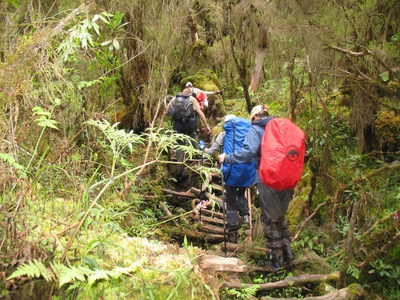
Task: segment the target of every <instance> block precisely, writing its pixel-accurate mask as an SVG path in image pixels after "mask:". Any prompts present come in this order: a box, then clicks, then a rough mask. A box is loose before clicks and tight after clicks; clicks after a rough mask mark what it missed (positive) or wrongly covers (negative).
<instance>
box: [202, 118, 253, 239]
mask: <svg viewBox="0 0 400 300" xmlns="http://www.w3.org/2000/svg"><path fill="white" fill-rule="evenodd" d="M223 127H224V131H222V132H221V133H220V134H219V135H218V136H217V138H216V139H215V142H214V143H213V144H212V146H211V147H210V148H206V149H204V151H205V152H206V153H207V154H209V155H214V154H215V153H216V152H220V153H223V152H225V153H233V152H235V151H238V150H239V149H241V148H242V145H243V141H244V138H245V136H246V134H247V132H248V131H249V129H250V122H249V120H247V119H244V118H239V117H236V116H235V115H227V116H226V117H225V118H224V125H223ZM221 171H222V175H223V189H224V190H225V203H226V219H227V223H228V239H229V242H231V243H235V244H236V243H237V241H238V231H239V229H240V228H241V226H242V225H243V224H249V223H250V218H249V205H248V201H247V198H246V196H245V191H246V188H247V187H249V186H251V185H252V184H253V181H254V176H255V173H256V172H255V163H253V162H250V163H248V164H241V165H237V164H235V165H229V164H224V165H222V166H221ZM238 213H239V215H238Z"/></svg>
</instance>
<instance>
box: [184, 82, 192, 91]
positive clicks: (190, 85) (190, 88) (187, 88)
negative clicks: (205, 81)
mask: <svg viewBox="0 0 400 300" xmlns="http://www.w3.org/2000/svg"><path fill="white" fill-rule="evenodd" d="M192 90H193V85H192V83H191V82H189V81H188V82H187V83H186V84H185V87H184V88H183V92H184V93H191V92H192Z"/></svg>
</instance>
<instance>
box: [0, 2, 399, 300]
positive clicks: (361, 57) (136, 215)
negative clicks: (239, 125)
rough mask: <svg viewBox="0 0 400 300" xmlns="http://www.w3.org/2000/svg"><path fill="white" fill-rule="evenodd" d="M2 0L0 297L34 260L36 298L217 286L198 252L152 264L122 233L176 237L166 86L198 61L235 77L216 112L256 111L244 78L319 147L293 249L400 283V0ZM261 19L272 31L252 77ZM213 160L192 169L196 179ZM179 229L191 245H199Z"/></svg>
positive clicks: (299, 193)
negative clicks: (171, 218)
mask: <svg viewBox="0 0 400 300" xmlns="http://www.w3.org/2000/svg"><path fill="white" fill-rule="evenodd" d="M0 7H1V8H2V9H1V10H0V36H1V40H2V43H1V49H0V103H1V106H2V108H3V109H2V111H1V115H0V139H1V144H0V158H1V159H0V172H1V174H2V175H1V177H0V192H1V193H0V209H1V212H2V214H1V217H0V257H1V263H2V264H1V268H2V270H1V271H2V272H4V274H6V276H5V277H7V278H8V279H4V280H3V281H2V283H0V286H1V287H2V290H1V297H3V298H5V299H7V298H9V299H11V298H12V297H14V296H15V295H14V294H13V291H12V288H11V287H12V286H11V285H12V284H14V283H13V282H17V281H15V280H18V278H20V276H21V275H22V276H27V277H28V278H31V279H32V280H33V282H35V283H36V289H34V290H33V291H32V290H29V289H27V288H26V289H25V288H24V289H22V292H21V293H20V295H19V296H21V295H23V296H24V297H26V298H28V297H29V298H33V297H34V296H37V297H39V298H37V299H40V297H41V295H43V293H46V294H53V295H54V297H60V298H62V299H75V298H79V296H77V295H81V297H83V298H85V297H89V298H95V299H97V298H101V297H103V298H106V299H118V298H120V297H123V298H124V299H129V298H131V299H135V297H139V296H144V297H148V298H149V299H168V298H171V299H172V298H174V299H188V298H192V299H193V298H201V297H205V296H207V297H215V298H217V296H216V295H218V294H219V283H218V282H217V281H215V280H209V279H207V276H204V275H202V274H200V273H198V270H197V269H196V267H195V264H194V260H192V259H189V261H185V264H184V267H182V268H180V267H179V265H177V262H176V261H175V262H174V261H173V260H168V259H167V258H165V260H166V262H167V263H166V264H163V265H157V266H154V265H153V260H152V259H153V258H154V256H156V255H159V254H160V253H151V251H150V253H146V251H149V250H148V248H152V247H154V246H153V245H151V244H149V245H148V248H147V247H143V248H142V247H139V248H140V251H139V250H137V249H136V248H137V245H136V246H135V245H131V244H130V245H126V246H125V245H123V243H122V242H121V238H122V237H123V238H126V237H127V236H128V235H130V236H134V237H140V238H143V239H147V238H149V239H151V240H154V242H155V243H158V242H159V241H164V242H167V243H168V242H170V240H169V238H170V237H169V236H168V233H167V232H163V230H162V226H160V225H161V224H160V219H161V218H160V217H161V216H162V212H161V211H160V208H159V203H160V202H161V201H163V202H165V203H167V205H169V206H170V208H171V209H172V210H173V211H174V213H177V211H178V209H177V207H176V206H175V203H174V201H173V200H171V199H169V198H168V197H166V196H165V195H164V194H163V193H162V191H161V188H162V187H171V188H175V187H176V179H175V178H173V176H172V175H171V173H170V172H169V171H170V168H171V164H173V163H172V162H171V161H169V157H168V155H167V153H168V150H169V149H170V148H172V147H174V146H175V145H176V143H177V141H178V140H179V139H184V138H185V137H182V136H179V135H175V134H174V133H172V132H171V124H170V122H169V120H168V119H164V117H163V116H162V111H163V108H164V106H163V105H164V102H163V101H164V98H165V96H167V95H168V94H173V93H175V92H176V91H178V90H179V89H181V82H183V80H185V79H187V78H191V80H192V79H193V77H190V76H195V75H196V74H198V76H199V77H200V78H201V74H204V72H206V73H208V74H213V75H212V78H215V79H217V81H216V82H215V81H213V84H212V86H217V87H218V88H221V87H222V90H223V97H220V98H218V99H219V100H220V101H222V109H219V110H218V109H217V110H215V111H210V112H206V113H207V114H208V115H207V117H208V118H209V122H210V124H212V125H214V126H218V121H219V119H220V118H221V117H223V115H224V113H225V112H227V113H230V112H233V113H235V114H237V115H242V116H244V117H246V116H247V111H248V109H249V107H248V105H247V102H246V100H248V99H247V94H248V95H249V97H250V99H249V100H250V103H251V105H255V104H258V103H267V104H268V105H269V106H270V110H271V112H272V114H274V115H279V116H282V117H288V118H291V119H292V120H294V121H295V122H296V123H297V124H298V125H299V126H300V127H301V128H302V129H303V130H304V131H305V132H306V134H307V164H306V168H305V172H304V175H303V178H302V181H301V182H300V183H299V185H298V187H297V188H296V196H295V198H294V200H293V203H292V206H291V209H290V212H289V216H288V217H289V219H290V221H291V226H292V231H293V233H294V236H295V243H294V244H293V246H294V248H295V250H296V253H298V255H300V256H301V255H303V254H304V255H306V253H307V252H309V251H311V252H313V253H316V254H317V255H318V256H320V257H321V258H322V259H323V260H324V262H325V263H326V264H327V265H328V266H329V270H331V271H332V270H338V271H340V274H341V280H342V282H341V284H342V285H343V284H344V285H348V284H350V283H361V284H362V285H363V287H364V288H365V289H366V290H367V291H368V292H369V294H371V295H374V294H377V295H379V296H380V297H382V298H385V299H397V298H398V297H399V296H400V295H399V292H398V289H397V290H396V288H395V287H396V286H398V284H399V283H400V282H399V280H400V279H399V278H400V277H399V276H400V269H399V265H398V261H399V259H400V243H399V236H400V235H399V221H398V212H399V199H400V189H399V186H400V178H399V177H400V175H399V174H400V172H399V171H398V170H399V162H398V161H399V151H400V149H399V148H400V134H399V132H400V130H399V129H400V117H399V109H400V106H399V105H400V104H399V98H400V84H399V79H400V75H399V67H398V66H399V62H400V61H399V53H400V51H399V50H400V49H399V47H400V39H399V36H400V33H399V23H398V20H399V18H400V16H399V15H400V8H399V4H398V1H395V0H389V1H379V0H372V1H341V2H337V1H336V2H335V1H333V2H332V1H317V0H308V1H292V0H286V1H264V0H254V1H230V0H224V1H217V0H207V1H187V2H185V4H182V3H181V4H179V5H178V3H175V2H174V1H153V0H150V1H145V0H138V1H118V2H114V1H102V2H101V3H100V2H97V3H96V2H95V1H92V2H87V3H86V2H85V3H82V4H81V3H78V2H76V1H75V2H73V1H72V2H71V1H58V2H54V3H53V2H51V1H24V0H21V1H3V2H2V4H1V5H0ZM188 16H190V17H192V18H193V20H194V22H195V23H194V24H195V27H194V28H195V29H196V30H197V35H196V36H197V37H198V39H197V40H195V39H194V37H195V36H194V35H193V28H192V29H190V27H189V26H188V23H187V22H188V20H190V18H188ZM260 28H267V32H268V47H267V48H266V49H264V51H265V53H264V58H263V65H262V72H261V75H260V78H259V85H258V86H257V88H256V89H255V91H253V90H252V89H251V88H252V87H251V82H252V75H253V73H252V71H253V70H254V68H255V65H256V62H255V58H256V53H258V52H257V51H259V50H260V48H259V47H258V46H259V39H260V38H259V33H260ZM199 77H196V78H199ZM200 83H201V82H200ZM204 84H205V83H204ZM247 89H248V90H247ZM248 91H249V92H248ZM247 92H248V93H247ZM215 101H217V100H215ZM207 139H209V140H207V142H211V137H207ZM195 154H199V153H196V152H195V151H194V152H192V155H195ZM213 167H214V166H211V168H205V167H203V166H198V168H194V169H192V170H191V172H193V173H194V174H196V176H198V179H199V184H201V181H202V179H204V178H205V175H206V174H207V173H209V172H211V171H215V168H213ZM175 210H176V211H175ZM313 212H315V215H313V217H312V218H311V219H310V220H308V219H307V218H308V217H309V216H311V214H312V213H313ZM305 220H307V221H306V222H305ZM257 242H259V243H260V245H262V242H263V237H262V234H260V239H258V240H257V239H256V243H257ZM181 246H183V249H184V250H185V251H183V252H184V253H183V256H184V257H186V258H187V257H189V258H190V257H191V256H190V255H189V253H190V252H191V251H194V252H195V253H196V255H200V254H201V253H203V249H199V248H196V247H192V246H190V243H187V244H186V245H181ZM262 246H263V245H262ZM168 247H169V246H168ZM168 247H167V248H168ZM121 249H123V251H121V253H120V250H121ZM133 249H135V250H133ZM180 251H182V248H181V250H180ZM113 253H114V255H115V256H113ZM116 253H117V254H118V255H116ZM166 253H170V252H168V251H167V252H166ZM171 253H173V250H171ZM125 255H127V256H126V257H125ZM243 258H245V257H243ZM182 259H184V258H182ZM249 262H250V263H256V262H254V261H249ZM24 263H26V264H25V265H24ZM18 266H22V267H20V268H19V269H17V267H18ZM15 270H17V271H16V272H15V273H13V272H14V271H15ZM39 277H40V280H38V278H39ZM34 278H35V279H34ZM42 279H44V281H43V280H42ZM219 279H220V278H219ZM221 281H222V280H221ZM258 281H260V279H259V280H258ZM258 281H257V280H254V282H258ZM15 284H18V283H15ZM171 284H172V285H174V286H175V288H174V289H173V290H171V289H170V288H166V287H169V286H170V285H171ZM41 288H42V289H43V291H42V293H40V292H38V290H39V289H41ZM83 291H84V292H83ZM297 292H298V291H294V292H293V293H297ZM85 293H87V295H86V294H85ZM249 293H250V292H249ZM251 293H253V291H251ZM231 294H235V293H231ZM247 295H248V294H247V292H246V291H241V292H240V291H239V292H238V293H236V297H242V296H243V297H245V296H247Z"/></svg>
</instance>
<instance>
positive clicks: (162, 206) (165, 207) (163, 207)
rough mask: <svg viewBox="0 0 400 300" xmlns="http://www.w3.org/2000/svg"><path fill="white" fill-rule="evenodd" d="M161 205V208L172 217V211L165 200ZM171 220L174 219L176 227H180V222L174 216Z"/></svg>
mask: <svg viewBox="0 0 400 300" xmlns="http://www.w3.org/2000/svg"><path fill="white" fill-rule="evenodd" d="M160 207H161V209H162V210H163V211H164V212H165V213H166V215H167V216H168V217H172V214H171V212H170V211H169V209H168V207H167V206H166V205H165V203H164V202H160ZM171 220H172V222H174V224H175V226H176V227H178V228H180V226H179V224H178V222H176V220H175V219H174V218H172V219H171Z"/></svg>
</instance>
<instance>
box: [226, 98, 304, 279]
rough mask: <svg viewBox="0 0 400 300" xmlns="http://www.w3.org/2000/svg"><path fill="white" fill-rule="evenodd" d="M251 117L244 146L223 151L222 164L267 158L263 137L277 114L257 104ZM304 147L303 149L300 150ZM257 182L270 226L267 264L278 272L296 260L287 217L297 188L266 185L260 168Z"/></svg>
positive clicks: (265, 221)
mask: <svg viewBox="0 0 400 300" xmlns="http://www.w3.org/2000/svg"><path fill="white" fill-rule="evenodd" d="M250 119H251V122H252V125H251V128H250V130H249V132H248V134H247V135H246V138H245V140H244V143H243V147H242V149H240V150H239V151H237V152H235V153H232V154H226V153H222V154H220V155H219V157H218V159H219V162H220V163H229V164H245V163H248V162H250V161H252V160H254V159H256V160H260V159H261V160H263V158H262V148H261V146H262V142H263V138H264V139H265V137H264V131H265V128H266V125H267V124H268V122H270V121H271V120H272V119H273V117H270V116H269V113H268V106H267V105H257V106H255V107H254V108H253V109H252V111H251V113H250ZM271 123H272V122H271ZM278 131H279V130H278ZM268 134H269V133H268ZM303 142H304V140H303ZM303 150H304V149H302V150H300V152H302V151H303ZM290 151H293V152H292V153H289V154H288V158H290V159H292V157H291V156H293V157H295V156H296V152H295V151H294V150H290ZM263 153H264V152H263ZM298 153H299V152H297V154H298ZM258 171H259V170H258ZM282 171H283V172H282V173H288V170H286V169H285V170H282ZM301 171H302V169H301ZM300 173H301V172H300ZM254 183H256V184H257V188H258V193H259V200H260V206H261V210H262V216H263V221H264V225H265V228H266V238H267V247H268V248H269V249H270V260H269V261H268V262H266V265H267V266H268V267H270V268H272V269H273V270H275V271H276V270H279V269H280V268H281V264H282V263H288V262H290V261H292V260H293V259H294V255H293V253H292V250H291V248H290V244H291V233H290V231H289V228H288V223H287V220H286V217H285V215H286V213H287V211H288V207H289V203H290V201H291V200H292V197H293V188H289V189H285V190H277V189H274V188H272V187H270V186H268V185H266V184H265V183H263V182H262V180H261V178H260V171H259V172H257V174H256V177H255V181H254Z"/></svg>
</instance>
